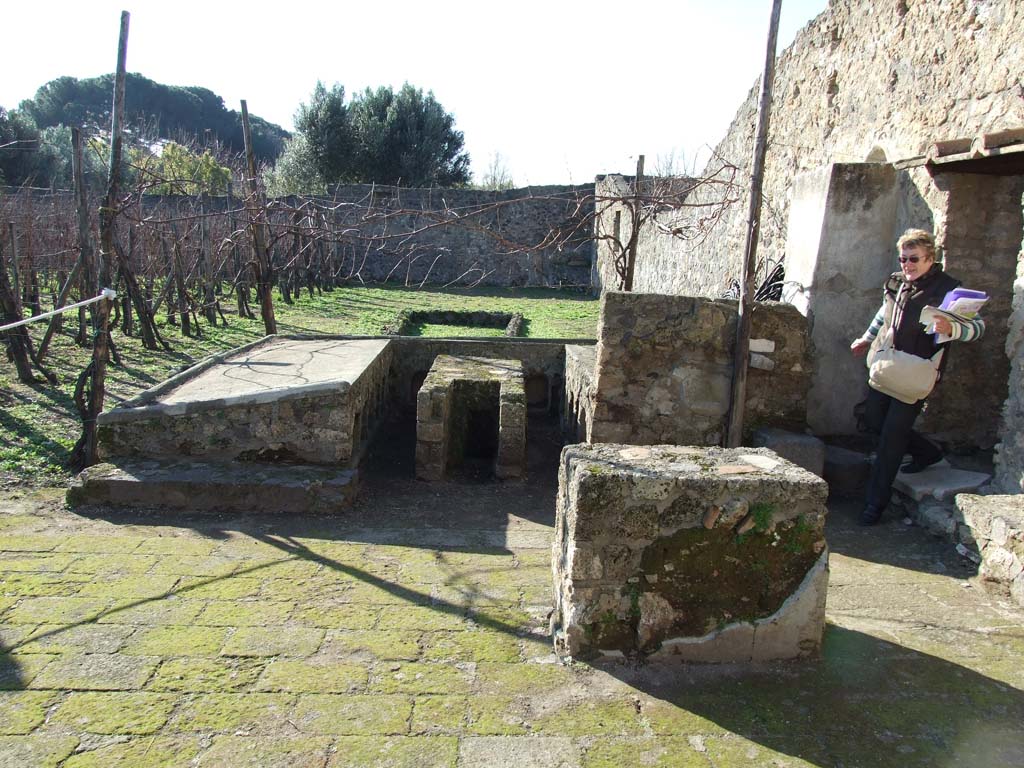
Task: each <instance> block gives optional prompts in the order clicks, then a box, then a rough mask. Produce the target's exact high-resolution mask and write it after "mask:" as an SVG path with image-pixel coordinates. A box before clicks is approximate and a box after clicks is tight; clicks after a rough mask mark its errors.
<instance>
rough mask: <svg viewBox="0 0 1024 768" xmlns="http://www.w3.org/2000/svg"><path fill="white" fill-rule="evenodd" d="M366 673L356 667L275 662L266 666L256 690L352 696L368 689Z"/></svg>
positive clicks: (364, 670)
mask: <svg viewBox="0 0 1024 768" xmlns="http://www.w3.org/2000/svg"><path fill="white" fill-rule="evenodd" d="M367 676H368V673H367V670H366V668H365V667H362V666H359V665H356V664H339V663H334V662H318V663H314V662H309V661H285V660H279V661H275V662H273V663H271V664H269V665H268V666H267V668H266V669H265V670H264V672H263V675H262V677H260V680H259V683H258V684H257V686H256V689H257V690H259V691H290V692H295V693H350V692H354V691H358V690H362V689H364V688H365V687H366V681H367Z"/></svg>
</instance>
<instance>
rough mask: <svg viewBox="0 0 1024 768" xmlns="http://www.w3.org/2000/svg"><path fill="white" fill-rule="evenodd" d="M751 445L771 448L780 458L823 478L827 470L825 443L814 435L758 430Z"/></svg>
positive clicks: (779, 430)
mask: <svg viewBox="0 0 1024 768" xmlns="http://www.w3.org/2000/svg"><path fill="white" fill-rule="evenodd" d="M751 445H755V446H760V447H763V448H770V449H771V450H773V451H775V452H776V453H777V454H779V456H781V457H782V458H784V459H786V460H787V461H791V462H793V463H794V464H796V465H798V466H801V467H803V468H804V469H806V470H807V471H808V472H813V473H814V474H816V475H817V476H818V477H821V476H822V474H823V473H824V470H825V443H824V442H822V441H821V440H819V439H818V438H817V437H814V436H813V435H801V434H799V433H797V432H787V431H786V430H784V429H774V428H770V429H758V430H756V431H755V432H754V437H753V440H752V441H751Z"/></svg>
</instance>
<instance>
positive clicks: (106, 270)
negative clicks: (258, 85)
mask: <svg viewBox="0 0 1024 768" xmlns="http://www.w3.org/2000/svg"><path fill="white" fill-rule="evenodd" d="M128 19H129V13H128V11H121V34H120V37H119V39H118V44H117V70H116V74H115V75H114V103H113V109H112V110H111V120H110V163H109V166H108V170H107V194H106V196H105V198H104V200H103V206H102V207H101V208H100V254H99V257H100V258H99V262H100V263H99V275H98V277H99V287H100V288H109V287H110V263H111V259H112V258H113V256H114V224H115V219H116V218H117V208H118V196H119V193H120V185H121V156H122V154H123V144H124V125H123V123H124V83H125V71H126V63H127V59H128ZM111 304H113V302H112V300H110V299H104V300H103V301H99V302H97V303H96V314H95V315H94V320H95V327H94V328H93V333H94V334H95V336H94V337H93V347H92V364H91V368H92V376H91V378H92V383H91V387H90V390H89V395H88V401H87V403H86V405H85V409H84V412H83V414H82V438H81V440H80V441H79V445H80V446H81V463H82V465H83V466H86V467H89V466H92V465H93V464H95V463H96V462H97V461H99V458H98V455H97V450H96V442H97V441H96V436H97V432H96V419H97V417H98V416H99V415H100V413H102V412H103V399H104V394H105V392H106V376H107V358H108V357H109V353H110V343H109V342H110V337H109V334H110V327H109V326H110V307H111ZM76 447H77V446H76ZM76 454H77V451H76Z"/></svg>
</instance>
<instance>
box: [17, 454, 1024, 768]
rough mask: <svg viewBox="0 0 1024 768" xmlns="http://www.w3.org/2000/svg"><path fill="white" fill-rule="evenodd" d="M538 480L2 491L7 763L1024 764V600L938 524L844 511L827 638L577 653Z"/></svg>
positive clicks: (543, 486)
mask: <svg viewBox="0 0 1024 768" xmlns="http://www.w3.org/2000/svg"><path fill="white" fill-rule="evenodd" d="M399 469H400V470H401V471H400V472H397V474H399V475H401V474H402V473H403V472H404V473H406V474H405V475H404V476H410V475H411V472H409V471H408V470H410V469H411V468H409V467H401V468H399ZM533 477H534V478H535V480H534V481H533V482H530V483H526V484H507V485H504V486H498V485H494V484H482V483H474V482H472V481H471V480H463V481H462V482H459V483H449V484H444V485H437V486H435V485H426V484H423V483H415V482H412V481H395V480H394V479H393V477H392V476H391V474H389V473H387V472H380V471H379V472H378V473H377V474H376V475H374V474H373V473H371V476H370V477H369V480H368V484H367V489H366V492H365V494H364V496H363V499H362V501H361V502H360V503H359V505H358V506H357V508H356V509H355V510H354V511H353V512H352V513H351V514H349V515H348V516H346V517H344V518H341V519H329V518H314V517H308V518H289V519H285V518H280V517H278V518H272V517H232V518H225V517H217V516H213V515H206V516H196V517H191V518H183V517H180V516H179V517H174V518H169V517H164V516H160V515H157V514H154V513H151V512H149V513H147V512H146V511H135V512H131V513H123V512H113V511H111V510H103V509H97V510H93V511H91V512H90V513H89V514H88V515H83V514H79V513H74V512H71V511H68V510H66V509H65V508H64V506H63V504H62V501H61V497H60V495H59V493H58V492H56V491H54V492H45V493H41V494H36V495H33V496H27V497H23V498H19V499H12V498H7V499H5V500H0V645H2V648H0V688H2V689H5V690H4V691H3V692H0V766H17V767H18V768H25V767H26V766H65V767H66V768H83V767H84V766H103V768H112V767H113V766H131V767H132V768H142V767H143V766H150V765H161V766H163V765H174V766H204V767H206V766H231V767H232V768H239V766H260V768H270V767H272V766H288V768H301V767H304V766H317V767H318V768H320V767H323V766H377V765H380V766H415V768H432V767H433V766H457V767H458V768H470V767H471V766H543V767H544V768H557V767H558V766H592V767H596V766H616V767H618V766H700V767H701V768H709V767H714V768H723V767H724V766H821V767H824V766H844V767H847V768H848V767H850V766H901V767H904V766H944V767H945V766H973V767H982V766H984V767H992V766H1024V726H1022V723H1024V616H1022V614H1021V613H1020V612H1019V611H1017V610H1014V609H1013V608H1012V607H1011V606H1010V604H1008V603H1005V602H1001V601H999V600H997V599H995V598H993V597H991V596H989V595H988V594H987V593H985V592H984V591H983V590H982V589H981V588H980V587H979V585H978V584H977V583H976V582H975V580H974V579H972V578H969V576H970V573H969V572H968V571H967V570H965V569H964V566H963V564H962V563H961V562H960V561H959V560H958V559H957V558H956V557H955V556H953V555H952V554H951V552H950V548H949V547H947V546H945V545H943V544H941V543H940V542H938V541H937V540H934V539H931V538H929V537H928V536H927V535H926V534H925V533H923V532H922V531H921V530H920V529H913V528H904V527H903V526H902V525H900V524H898V523H891V524H888V525H884V526H881V527H879V528H876V529H869V530H861V529H858V528H855V527H853V526H852V521H853V517H854V513H855V511H856V510H855V508H853V507H850V508H846V507H843V506H838V507H836V508H835V509H833V511H832V514H831V519H830V523H829V541H830V544H831V547H832V551H833V555H832V581H831V588H830V591H829V603H828V619H829V627H828V631H827V636H826V641H825V646H824V656H823V658H822V659H820V660H818V661H815V662H809V663H799V664H795V663H793V664H773V665H762V666H757V667H753V668H742V667H734V666H674V667H671V668H665V667H660V668H655V667H640V668H636V667H634V666H631V665H628V664H621V663H620V664H610V665H605V666H592V665H588V664H575V665H573V666H571V667H565V666H560V665H559V664H557V663H554V660H553V658H552V656H551V655H550V647H549V640H548V638H547V636H546V614H547V611H548V602H549V592H550V581H551V576H550V568H549V552H548V547H549V545H550V541H551V538H552V529H551V524H552V521H553V493H554V489H553V487H552V484H551V483H550V482H547V483H539V482H536V477H537V476H536V475H534V476H533Z"/></svg>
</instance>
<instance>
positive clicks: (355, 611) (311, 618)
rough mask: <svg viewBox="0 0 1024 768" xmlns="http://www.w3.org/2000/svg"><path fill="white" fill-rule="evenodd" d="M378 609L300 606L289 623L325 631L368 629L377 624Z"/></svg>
mask: <svg viewBox="0 0 1024 768" xmlns="http://www.w3.org/2000/svg"><path fill="white" fill-rule="evenodd" d="M379 610H380V609H379V608H377V607H376V606H372V605H354V604H340V605H339V604H329V605H324V604H316V603H313V604H300V605H299V606H298V607H297V608H296V609H295V613H294V614H292V617H291V621H292V622H293V623H295V624H302V625H304V626H308V627H324V628H327V629H370V628H372V627H373V626H374V624H376V623H377V615H378V613H379Z"/></svg>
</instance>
